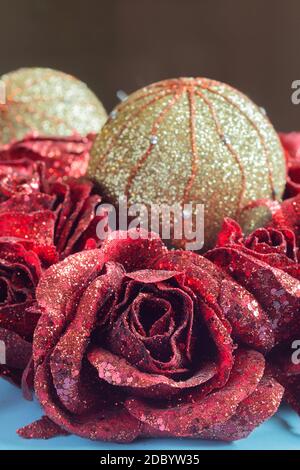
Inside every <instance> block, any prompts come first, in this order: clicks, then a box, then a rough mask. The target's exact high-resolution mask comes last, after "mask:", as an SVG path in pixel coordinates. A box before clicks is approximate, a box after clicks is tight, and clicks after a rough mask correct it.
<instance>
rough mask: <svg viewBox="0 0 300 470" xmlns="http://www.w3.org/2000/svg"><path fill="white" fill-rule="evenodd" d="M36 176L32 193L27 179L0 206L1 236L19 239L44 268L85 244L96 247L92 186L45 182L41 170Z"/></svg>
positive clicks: (69, 181)
mask: <svg viewBox="0 0 300 470" xmlns="http://www.w3.org/2000/svg"><path fill="white" fill-rule="evenodd" d="M10 164H11V163H10ZM9 168H10V167H9ZM9 168H8V169H7V174H9V173H10V171H9ZM38 174H39V178H38V179H37V178H36V177H35V175H36V173H35V172H34V173H33V179H34V185H36V186H37V187H35V188H34V190H33V189H32V185H33V183H32V180H30V178H29V179H28V180H27V182H26V185H25V188H24V186H23V188H22V187H21V186H20V185H17V188H18V189H17V190H16V191H13V190H12V195H11V197H9V198H8V199H6V200H5V201H3V202H2V203H0V234H1V236H4V237H10V238H11V237H13V238H19V239H22V241H23V242H24V243H25V244H26V245H27V246H28V245H30V248H31V249H34V250H35V251H38V252H39V255H42V256H43V260H44V261H45V262H46V264H47V263H48V265H50V264H53V263H54V262H56V261H58V258H60V259H62V258H64V257H65V256H68V255H69V254H70V253H74V252H76V251H80V250H82V249H84V248H85V247H86V245H88V246H92V247H96V246H98V245H99V243H100V240H99V238H98V237H97V235H96V227H97V223H98V222H99V220H101V218H102V217H100V216H96V213H95V212H96V207H97V205H98V204H99V203H100V201H101V197H100V196H98V195H96V194H91V191H92V187H93V186H92V184H91V183H90V182H88V181H80V180H77V179H74V178H67V179H65V180H64V181H56V180H46V178H45V176H44V174H43V169H42V168H40V171H39V173H38ZM18 182H19V179H18ZM10 187H12V186H11V185H10ZM0 191H1V182H0Z"/></svg>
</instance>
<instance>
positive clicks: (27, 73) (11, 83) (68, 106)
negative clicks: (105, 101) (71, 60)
mask: <svg viewBox="0 0 300 470" xmlns="http://www.w3.org/2000/svg"><path fill="white" fill-rule="evenodd" d="M0 84H1V87H2V89H3V87H4V90H5V103H4V104H0V143H1V144H5V143H8V142H10V141H11V140H15V139H16V140H19V139H22V138H23V137H24V136H25V135H26V134H27V133H29V132H31V133H32V132H35V131H36V132H37V133H39V134H40V135H44V136H68V135H71V134H73V133H74V132H77V133H79V134H81V135H85V134H87V133H89V132H98V131H99V130H100V129H101V127H102V126H103V124H104V122H105V121H106V117H107V116H106V112H105V109H104V107H103V105H102V104H101V102H100V101H99V100H98V98H97V97H96V96H95V95H94V93H92V91H91V90H89V88H88V87H87V86H86V85H85V83H83V82H81V81H79V80H77V79H76V78H74V77H72V76H71V75H68V74H65V73H63V72H58V71H56V70H52V69H48V68H23V69H19V70H16V71H14V72H10V73H8V74H6V75H3V76H2V77H1V78H0Z"/></svg>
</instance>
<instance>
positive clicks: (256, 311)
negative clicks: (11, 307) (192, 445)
mask: <svg viewBox="0 0 300 470" xmlns="http://www.w3.org/2000/svg"><path fill="white" fill-rule="evenodd" d="M37 299H38V302H39V305H40V307H41V308H42V309H43V315H42V316H41V317H40V319H39V322H38V325H37V328H36V331H35V335H34V342H33V356H34V364H35V391H36V395H37V397H38V399H39V401H40V403H41V404H42V406H43V408H44V411H45V413H46V417H44V418H42V420H40V421H37V422H35V423H33V424H31V425H29V426H27V427H25V428H23V429H21V430H20V431H19V434H20V435H21V436H23V437H35V438H36V437H44V438H46V437H50V436H53V435H55V434H57V433H59V432H64V433H66V432H69V433H74V434H77V435H79V436H82V437H88V438H91V439H99V440H112V441H119V442H127V441H132V440H134V439H135V438H137V437H138V436H179V437H183V436H185V437H191V436H193V437H199V438H206V439H225V440H235V439H240V438H242V437H245V436H247V435H248V434H249V433H250V432H251V431H252V430H253V429H254V428H255V427H256V426H257V425H259V424H260V423H261V422H262V421H264V420H265V419H267V418H269V417H270V416H271V415H272V414H273V413H275V411H276V409H277V407H278V405H279V403H280V400H281V396H282V393H283V389H282V387H281V386H280V385H279V384H278V383H277V382H276V381H275V380H274V379H273V378H272V377H271V376H270V375H269V374H266V373H265V359H264V356H263V354H262V353H261V352H259V351H262V352H266V351H269V350H270V349H271V347H272V346H273V343H274V334H273V330H272V325H271V322H270V320H269V318H268V317H267V315H266V314H265V312H264V311H263V310H262V309H261V308H260V306H259V305H258V304H257V302H256V301H255V299H254V298H253V297H252V295H251V294H249V293H248V292H247V291H246V290H244V289H243V288H242V287H241V286H239V285H238V284H236V283H235V282H234V281H233V280H232V279H231V278H230V277H229V276H227V275H226V274H225V273H223V272H222V271H221V270H220V269H219V268H218V267H217V266H215V265H214V264H213V263H211V262H210V261H209V260H207V259H205V258H203V257H201V256H199V255H197V254H195V253H191V252H184V251H168V250H167V248H166V247H165V246H164V245H163V244H162V242H161V240H160V239H159V237H158V236H156V235H155V234H147V233H145V232H143V231H142V232H138V231H130V232H113V233H112V234H110V236H109V238H108V239H107V240H106V241H105V242H104V243H103V245H102V247H101V248H100V249H95V250H87V251H83V252H81V253H77V254H75V255H72V256H69V257H68V258H66V259H65V260H64V261H62V262H60V263H58V264H56V265H54V266H52V267H51V268H49V269H48V270H47V271H46V273H45V274H44V275H43V277H42V279H41V281H40V283H39V286H38V288H37Z"/></svg>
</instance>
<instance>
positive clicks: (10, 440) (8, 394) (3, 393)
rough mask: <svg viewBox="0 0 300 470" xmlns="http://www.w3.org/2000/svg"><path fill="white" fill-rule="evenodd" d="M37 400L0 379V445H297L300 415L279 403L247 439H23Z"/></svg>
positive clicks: (299, 445)
mask: <svg viewBox="0 0 300 470" xmlns="http://www.w3.org/2000/svg"><path fill="white" fill-rule="evenodd" d="M41 414H42V413H41V409H40V406H39V405H38V403H36V402H27V401H25V400H23V399H22V397H21V392H20V390H18V389H17V388H16V387H13V386H12V385H10V384H9V383H7V382H5V381H4V380H0V449H1V450H4V449H27V450H28V449H34V450H37V449H49V450H55V449H91V450H113V449H116V450H128V449H130V450H134V449H142V450H154V449H164V450H183V449H184V450H205V449H215V450H219V449H225V450H230V449H236V450H242V449H251V450H254V449H268V450H269V449H281V450H283V449H300V418H299V416H298V415H297V414H296V413H294V412H293V411H292V410H291V409H290V408H288V407H281V409H280V410H279V412H278V413H277V414H276V416H274V417H273V418H272V419H270V420H269V421H267V422H266V423H264V424H263V425H262V426H260V427H259V428H258V429H256V430H255V431H254V432H253V433H252V434H251V435H250V436H249V437H248V438H247V439H243V440H241V441H236V442H234V443H230V444H224V443H222V442H212V441H201V440H195V439H160V440H158V439H147V440H146V439H143V440H140V441H137V442H134V443H132V444H130V445H120V444H111V443H107V442H94V441H88V440H86V439H81V438H79V437H75V436H66V437H59V438H54V439H50V440H48V441H43V440H25V439H21V438H20V437H19V436H18V435H17V434H16V429H17V428H19V427H22V426H24V425H25V424H28V423H30V422H32V421H33V420H35V419H37V418H39V417H40V416H41Z"/></svg>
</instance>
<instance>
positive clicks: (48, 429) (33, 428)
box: [17, 416, 70, 439]
mask: <svg viewBox="0 0 300 470" xmlns="http://www.w3.org/2000/svg"><path fill="white" fill-rule="evenodd" d="M17 432H18V434H19V436H21V437H23V438H24V439H51V438H52V437H57V436H68V434H70V433H68V432H67V431H65V430H64V429H62V428H61V427H60V426H57V424H55V423H54V422H53V421H51V420H50V419H49V418H48V417H47V416H42V417H41V419H38V420H37V421H34V422H33V423H31V424H28V425H27V426H24V427H23V428H21V429H18V431H17Z"/></svg>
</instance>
